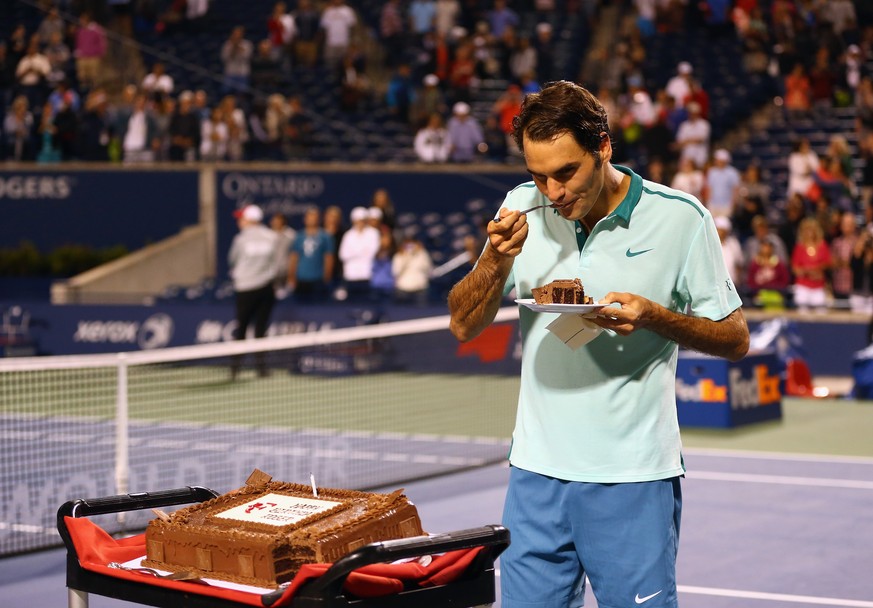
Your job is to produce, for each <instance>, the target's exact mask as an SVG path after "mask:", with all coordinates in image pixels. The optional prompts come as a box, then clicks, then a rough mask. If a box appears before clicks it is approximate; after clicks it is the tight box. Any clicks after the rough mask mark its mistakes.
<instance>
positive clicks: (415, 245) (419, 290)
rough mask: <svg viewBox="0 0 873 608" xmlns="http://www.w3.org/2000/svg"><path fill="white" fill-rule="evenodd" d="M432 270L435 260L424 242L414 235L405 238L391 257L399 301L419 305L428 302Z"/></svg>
mask: <svg viewBox="0 0 873 608" xmlns="http://www.w3.org/2000/svg"><path fill="white" fill-rule="evenodd" d="M432 270H433V262H432V261H431V259H430V254H428V252H427V250H426V249H425V248H424V245H423V244H422V242H421V241H419V240H418V239H416V238H415V237H413V236H407V237H406V238H404V239H403V242H402V243H401V244H400V247H399V248H398V249H397V253H395V254H394V257H393V258H392V259H391V272H392V274H393V275H394V294H395V298H396V299H397V301H398V302H401V303H409V304H417V305H419V306H422V305H424V304H426V303H427V295H428V294H427V292H428V288H429V287H430V273H431V271H432Z"/></svg>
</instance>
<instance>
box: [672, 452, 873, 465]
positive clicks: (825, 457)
mask: <svg viewBox="0 0 873 608" xmlns="http://www.w3.org/2000/svg"><path fill="white" fill-rule="evenodd" d="M682 453H683V454H689V455H692V456H723V457H725V458H746V459H751V460H789V461H796V462H837V463H851V464H869V465H873V458H870V457H869V456H836V455H830V454H802V453H797V454H793V453H790V452H764V451H754V450H728V449H723V448H721V449H720V448H683V449H682Z"/></svg>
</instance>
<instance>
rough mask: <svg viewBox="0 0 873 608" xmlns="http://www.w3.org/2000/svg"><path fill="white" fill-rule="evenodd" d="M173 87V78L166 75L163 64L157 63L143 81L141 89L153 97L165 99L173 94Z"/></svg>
mask: <svg viewBox="0 0 873 608" xmlns="http://www.w3.org/2000/svg"><path fill="white" fill-rule="evenodd" d="M173 86H174V83H173V77H172V76H170V75H169V74H167V73H166V69H165V68H164V64H163V63H161V62H160V61H156V62H155V64H154V65H153V66H152V71H151V72H149V73H148V74H146V75H145V78H143V79H142V85H141V88H142V90H143V91H144V92H146V93H148V94H149V95H152V96H153V97H154V96H161V97H164V96H168V95H170V94H172V93H173Z"/></svg>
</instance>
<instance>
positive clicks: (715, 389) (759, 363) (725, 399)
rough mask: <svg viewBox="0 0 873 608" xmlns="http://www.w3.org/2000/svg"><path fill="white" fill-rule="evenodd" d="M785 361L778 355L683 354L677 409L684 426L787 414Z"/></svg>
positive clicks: (726, 424)
mask: <svg viewBox="0 0 873 608" xmlns="http://www.w3.org/2000/svg"><path fill="white" fill-rule="evenodd" d="M781 383H782V364H781V363H780V362H779V360H778V359H777V357H776V356H775V355H774V354H772V353H756V354H752V355H748V356H746V357H745V358H744V359H743V360H741V361H738V362H736V363H731V362H729V361H726V360H724V359H717V358H715V357H707V356H705V355H697V354H693V353H681V354H680V356H679V360H678V364H677V368H676V408H677V413H678V417H679V424H680V425H681V426H708V427H731V426H737V425H741V424H749V423H752V422H758V421H762V420H769V419H772V418H781V416H782V386H781Z"/></svg>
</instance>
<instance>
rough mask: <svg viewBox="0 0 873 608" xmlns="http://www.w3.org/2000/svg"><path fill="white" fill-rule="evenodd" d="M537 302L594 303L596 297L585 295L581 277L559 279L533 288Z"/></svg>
mask: <svg viewBox="0 0 873 608" xmlns="http://www.w3.org/2000/svg"><path fill="white" fill-rule="evenodd" d="M531 293H532V294H533V297H534V301H535V302H536V303H537V304H593V303H594V299H593V298H592V297H591V296H586V295H585V289H584V288H583V287H582V281H580V280H579V279H558V280H556V281H552V282H551V283H546V284H545V285H543V286H542V287H534V288H533V289H531Z"/></svg>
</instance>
